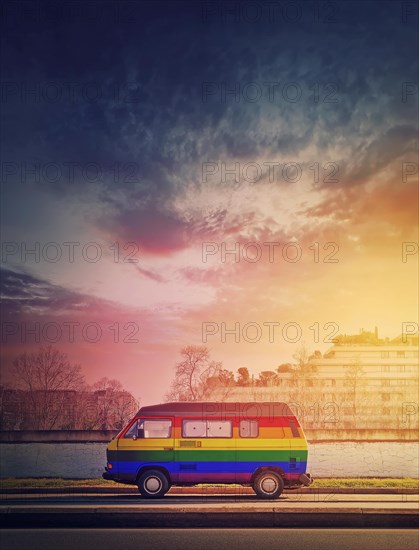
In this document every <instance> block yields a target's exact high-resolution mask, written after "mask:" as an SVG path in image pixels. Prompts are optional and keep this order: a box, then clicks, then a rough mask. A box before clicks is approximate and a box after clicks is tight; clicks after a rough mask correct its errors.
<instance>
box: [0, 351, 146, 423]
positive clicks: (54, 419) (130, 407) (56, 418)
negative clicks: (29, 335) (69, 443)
mask: <svg viewBox="0 0 419 550" xmlns="http://www.w3.org/2000/svg"><path fill="white" fill-rule="evenodd" d="M138 407H139V404H138V402H137V400H136V399H135V398H134V396H133V395H132V394H131V393H129V392H128V391H126V390H125V389H124V388H123V387H122V384H121V383H120V382H119V381H118V380H114V379H108V378H102V379H100V380H99V381H98V382H96V383H95V384H93V385H91V386H89V385H88V384H87V383H86V380H85V377H84V374H83V372H82V368H81V366H80V365H77V364H74V363H71V362H70V361H69V359H68V357H67V355H66V354H65V353H62V352H60V351H59V350H58V349H56V348H54V347H53V346H47V347H41V348H39V350H38V351H36V352H33V353H28V352H24V353H22V354H20V355H19V356H18V357H16V358H15V360H14V361H13V369H12V377H11V382H10V384H9V385H7V386H2V387H1V388H0V428H1V429H2V430H10V429H11V430H16V429H17V430H71V429H82V430H96V429H110V430H112V429H121V428H122V427H123V426H124V425H125V424H126V423H127V422H128V420H129V419H130V418H132V416H133V415H134V414H135V412H136V411H137V410H138Z"/></svg>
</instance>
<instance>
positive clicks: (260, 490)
mask: <svg viewBox="0 0 419 550" xmlns="http://www.w3.org/2000/svg"><path fill="white" fill-rule="evenodd" d="M253 490H254V491H255V493H256V494H257V495H258V497H260V498H264V499H274V498H278V497H279V495H280V494H281V493H282V491H283V490H284V480H283V479H282V477H281V476H280V475H279V474H277V473H276V472H273V471H272V470H264V471H263V472H260V474H258V475H257V476H256V478H255V480H254V482H253Z"/></svg>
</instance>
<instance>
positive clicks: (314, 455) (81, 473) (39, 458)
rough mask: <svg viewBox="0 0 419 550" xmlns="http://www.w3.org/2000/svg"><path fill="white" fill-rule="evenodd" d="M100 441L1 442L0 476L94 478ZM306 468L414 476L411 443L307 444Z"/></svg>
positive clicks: (417, 452) (416, 457) (416, 460)
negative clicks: (307, 457) (307, 462)
mask: <svg viewBox="0 0 419 550" xmlns="http://www.w3.org/2000/svg"><path fill="white" fill-rule="evenodd" d="M105 463H106V443H103V442H102V443H99V442H95V443H86V442H84V443H66V442H59V443H39V442H37V443H1V445H0V476H1V477H2V478H6V477H62V478H97V477H100V476H101V473H102V472H103V469H104V466H105ZM308 471H309V472H310V473H311V474H312V475H313V476H315V477H418V472H419V448H418V445H417V443H415V442H350V441H346V442H326V443H325V442H321V443H312V444H309V466H308Z"/></svg>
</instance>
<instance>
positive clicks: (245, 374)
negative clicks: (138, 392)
mask: <svg viewBox="0 0 419 550" xmlns="http://www.w3.org/2000/svg"><path fill="white" fill-rule="evenodd" d="M180 354H181V361H179V362H178V363H177V364H176V366H175V376H174V379H173V381H172V383H171V387H170V390H169V391H168V392H167V394H166V400H167V401H198V400H205V399H206V398H208V397H209V396H210V395H211V392H212V390H213V389H214V388H216V387H218V388H220V387H221V388H224V389H225V396H227V395H228V391H229V389H231V388H233V387H255V388H257V387H269V386H278V385H279V384H280V381H281V379H282V376H283V374H285V373H287V374H288V375H289V376H288V377H287V378H288V379H289V380H290V383H291V385H292V384H293V382H297V381H298V380H301V379H304V380H307V379H310V377H312V376H314V375H315V373H316V368H315V367H314V366H313V365H311V364H310V357H309V354H308V351H307V349H306V348H305V346H301V347H300V348H298V349H297V350H296V352H295V354H294V360H295V362H294V363H282V364H280V365H279V366H278V367H277V368H276V369H275V370H264V371H261V372H259V374H258V375H256V376H254V375H252V376H251V375H250V373H249V370H248V368H247V367H240V368H239V369H237V374H236V375H235V373H234V372H233V371H231V370H228V369H226V368H224V367H223V364H222V363H221V362H220V361H214V360H212V359H211V357H210V351H209V349H208V348H207V347H206V346H186V347H184V348H183V349H182V350H181V352H180Z"/></svg>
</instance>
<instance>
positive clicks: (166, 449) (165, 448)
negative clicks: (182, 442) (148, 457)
mask: <svg viewBox="0 0 419 550" xmlns="http://www.w3.org/2000/svg"><path fill="white" fill-rule="evenodd" d="M173 450H174V447H163V451H173Z"/></svg>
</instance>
